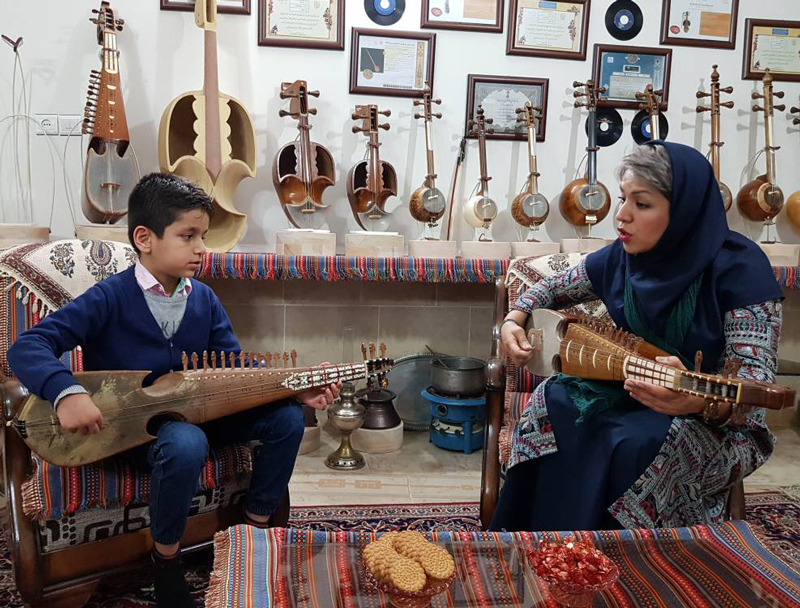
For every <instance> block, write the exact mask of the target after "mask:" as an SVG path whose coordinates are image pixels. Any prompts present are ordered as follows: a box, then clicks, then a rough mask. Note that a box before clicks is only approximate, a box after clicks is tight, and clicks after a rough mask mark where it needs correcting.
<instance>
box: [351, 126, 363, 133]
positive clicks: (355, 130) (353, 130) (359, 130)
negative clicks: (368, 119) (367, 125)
mask: <svg viewBox="0 0 800 608" xmlns="http://www.w3.org/2000/svg"><path fill="white" fill-rule="evenodd" d="M350 130H351V131H352V132H353V133H363V132H364V131H365V129H363V128H361V127H351V128H350Z"/></svg>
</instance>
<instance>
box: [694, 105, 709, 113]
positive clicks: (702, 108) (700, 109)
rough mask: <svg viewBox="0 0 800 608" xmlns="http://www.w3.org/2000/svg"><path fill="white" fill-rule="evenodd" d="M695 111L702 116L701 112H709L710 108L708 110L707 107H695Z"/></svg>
mask: <svg viewBox="0 0 800 608" xmlns="http://www.w3.org/2000/svg"><path fill="white" fill-rule="evenodd" d="M695 109H696V110H697V113H698V114H702V113H703V112H710V111H711V108H709V107H707V106H697V108H695Z"/></svg>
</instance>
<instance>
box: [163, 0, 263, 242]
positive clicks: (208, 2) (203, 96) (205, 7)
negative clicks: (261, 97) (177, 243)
mask: <svg viewBox="0 0 800 608" xmlns="http://www.w3.org/2000/svg"><path fill="white" fill-rule="evenodd" d="M195 22H196V23H197V25H198V26H199V27H202V28H203V29H204V35H205V77H204V85H203V90H202V91H191V92H189V93H184V94H183V95H179V96H178V97H176V98H175V99H173V100H172V102H170V104H169V105H168V106H167V108H166V110H164V114H163V115H162V116H161V122H160V123H159V128H158V162H159V165H160V167H161V170H162V171H166V172H169V173H174V174H176V175H180V176H181V177H184V178H186V179H188V180H189V181H192V182H194V183H196V184H197V185H198V186H200V187H201V188H202V189H203V190H204V191H205V192H206V193H207V194H208V195H209V196H211V198H212V199H213V201H214V206H215V209H214V217H213V218H212V219H211V223H210V225H209V231H208V235H207V236H206V241H205V242H206V247H207V248H208V249H209V250H210V251H215V252H224V251H229V250H230V249H231V248H232V247H233V246H234V245H235V244H236V243H237V242H238V241H239V239H240V238H241V237H242V235H243V234H244V231H245V228H246V225H247V215H246V214H245V213H242V212H241V211H239V210H238V209H236V205H235V203H234V195H235V193H236V188H237V187H238V185H239V183H240V182H241V181H242V180H243V179H245V178H247V177H255V175H256V146H255V130H254V128H253V121H252V119H251V118H250V115H249V114H248V112H247V110H246V109H245V107H244V106H243V105H242V103H241V102H239V101H238V100H237V99H235V98H233V97H231V96H230V95H225V94H223V93H220V91H219V85H218V80H217V38H216V0H197V2H196V3H195Z"/></svg>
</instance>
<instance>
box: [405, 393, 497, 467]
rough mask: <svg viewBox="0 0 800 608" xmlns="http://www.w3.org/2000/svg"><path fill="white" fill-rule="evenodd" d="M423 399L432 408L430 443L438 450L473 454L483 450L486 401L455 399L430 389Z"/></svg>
mask: <svg viewBox="0 0 800 608" xmlns="http://www.w3.org/2000/svg"><path fill="white" fill-rule="evenodd" d="M420 394H421V395H422V397H423V398H424V399H426V400H427V401H429V402H430V404H431V429H430V441H431V443H433V445H435V446H436V447H440V448H444V449H445V450H453V451H456V452H464V453H465V454H472V452H473V450H479V449H481V448H482V447H483V431H484V426H485V421H486V398H485V397H484V396H479V397H466V398H460V397H453V396H449V395H448V396H445V395H441V394H438V393H436V392H435V391H434V390H433V388H431V387H429V388H428V389H427V390H423V391H422V392H421V393H420Z"/></svg>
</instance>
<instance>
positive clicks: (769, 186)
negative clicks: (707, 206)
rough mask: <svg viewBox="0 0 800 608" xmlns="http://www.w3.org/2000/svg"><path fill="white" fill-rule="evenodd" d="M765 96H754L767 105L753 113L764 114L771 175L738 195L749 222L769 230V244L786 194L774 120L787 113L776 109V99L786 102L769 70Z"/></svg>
mask: <svg viewBox="0 0 800 608" xmlns="http://www.w3.org/2000/svg"><path fill="white" fill-rule="evenodd" d="M762 83H763V87H764V93H763V94H760V93H756V92H753V93H752V94H751V97H752V98H753V99H763V100H764V105H763V106H760V105H758V104H756V105H754V106H753V112H764V140H765V141H764V155H765V156H766V159H767V172H766V174H764V175H759V176H758V177H757V178H755V179H754V180H753V181H751V182H750V183H748V184H745V185H744V186H743V187H742V189H741V190H739V194H737V195H736V205H737V206H738V207H739V211H740V212H741V214H742V215H744V216H745V217H746V218H747V219H749V220H752V221H754V222H764V224H765V225H766V226H767V241H769V227H770V226H772V225H773V224H774V223H775V216H776V215H778V213H780V210H781V208H782V207H783V191H782V190H781V189H780V188H779V187H778V184H776V183H775V151H776V150H779V149H780V146H775V145H774V144H773V141H772V118H773V116H774V112H775V110H778V111H781V112H782V111H783V110H785V109H786V106H785V105H784V104H780V105H775V103H774V98H775V97H777V98H778V99H782V98H783V91H773V89H772V74H771V73H770V71H769V69H767V70H766V71H765V72H764V78H763V79H762Z"/></svg>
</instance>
